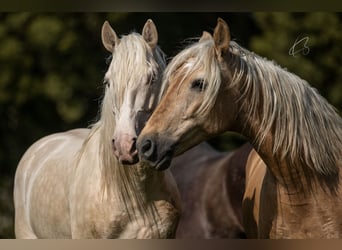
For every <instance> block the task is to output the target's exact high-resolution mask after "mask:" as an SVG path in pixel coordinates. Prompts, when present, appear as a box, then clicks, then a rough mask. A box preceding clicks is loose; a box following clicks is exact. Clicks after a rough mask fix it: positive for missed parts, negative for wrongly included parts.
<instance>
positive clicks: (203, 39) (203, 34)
mask: <svg viewBox="0 0 342 250" xmlns="http://www.w3.org/2000/svg"><path fill="white" fill-rule="evenodd" d="M209 39H213V37H212V36H211V34H210V33H209V32H207V31H203V33H202V36H201V38H200V39H199V42H203V41H206V40H209Z"/></svg>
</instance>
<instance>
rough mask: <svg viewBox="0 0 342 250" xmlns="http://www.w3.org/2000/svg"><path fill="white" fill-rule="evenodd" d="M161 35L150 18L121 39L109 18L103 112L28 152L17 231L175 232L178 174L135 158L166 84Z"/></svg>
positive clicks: (23, 234) (20, 177)
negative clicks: (174, 175) (93, 120)
mask: <svg viewBox="0 0 342 250" xmlns="http://www.w3.org/2000/svg"><path fill="white" fill-rule="evenodd" d="M157 40H158V33H157V30H156V27H155V25H154V23H153V22H152V21H151V20H148V21H147V22H146V24H145V26H144V28H143V31H142V35H140V34H137V33H131V34H129V35H127V36H123V37H122V38H120V39H119V38H118V37H117V35H116V33H115V32H114V30H113V29H112V28H111V27H110V25H109V24H108V22H105V23H104V25H103V27H102V42H103V44H104V46H105V48H106V49H107V50H108V51H109V52H110V53H112V60H111V64H110V66H109V69H108V71H107V73H106V75H105V83H106V86H105V94H104V98H103V102H102V110H101V117H100V119H99V121H98V122H97V123H96V124H94V125H93V126H92V128H91V129H75V130H71V131H67V132H64V133H58V134H53V135H49V136H47V137H44V138H42V139H41V140H39V141H37V142H36V143H34V144H33V145H32V146H31V147H30V148H29V149H28V150H27V152H26V153H25V154H24V156H23V157H22V159H21V161H20V163H19V166H18V169H17V172H16V176H15V187H14V202H15V234H16V237H17V238H168V237H174V234H175V230H176V226H177V222H178V218H179V213H180V208H179V194H178V190H177V189H176V185H175V183H174V180H173V178H172V176H171V174H170V172H168V171H165V172H160V171H155V170H152V169H151V168H150V167H147V166H146V165H143V164H140V163H137V160H138V159H137V152H136V148H135V140H136V137H137V134H138V133H139V132H140V131H141V129H142V127H143V126H144V123H145V122H146V120H147V119H148V117H149V115H150V114H151V112H152V110H153V109H154V108H155V106H156V104H157V103H158V101H159V93H160V91H162V88H163V86H162V84H161V73H162V71H163V70H164V68H165V60H164V55H163V52H162V51H161V50H160V49H159V47H158V46H157ZM124 163H130V164H133V163H136V164H135V165H131V166H125V165H123V164H124Z"/></svg>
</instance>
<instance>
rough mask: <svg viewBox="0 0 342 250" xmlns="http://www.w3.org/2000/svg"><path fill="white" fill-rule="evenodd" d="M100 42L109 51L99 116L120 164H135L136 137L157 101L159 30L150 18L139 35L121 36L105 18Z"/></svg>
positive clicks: (161, 65)
mask: <svg viewBox="0 0 342 250" xmlns="http://www.w3.org/2000/svg"><path fill="white" fill-rule="evenodd" d="M102 42H103V45H104V47H105V48H106V49H107V50H108V51H109V52H110V53H112V59H111V63H110V66H109V69H108V71H107V72H106V74H105V78H104V81H105V83H106V93H105V97H104V100H103V104H102V105H103V108H102V117H103V116H104V118H103V119H104V120H106V121H105V123H106V124H107V125H106V126H107V134H108V137H111V138H110V139H111V140H112V146H113V150H114V154H115V156H116V157H117V158H118V160H119V161H120V162H121V163H124V164H134V163H136V162H137V161H138V153H137V149H136V139H137V136H138V134H139V133H140V132H141V130H142V128H143V127H144V125H145V123H146V121H147V120H148V118H149V116H150V115H151V113H152V111H153V110H154V108H155V107H156V105H157V103H158V102H159V93H160V91H161V86H162V84H161V74H162V72H163V70H164V69H165V66H166V63H165V58H164V54H163V52H162V51H161V50H160V49H159V47H158V46H157V42H158V33H157V29H156V26H155V25H154V23H153V22H152V20H148V21H147V22H146V24H145V26H144V28H143V30H142V35H140V34H137V33H131V34H129V35H127V36H123V37H121V38H118V36H117V35H116V33H115V31H114V30H113V29H112V28H111V26H110V25H109V23H108V22H107V21H106V22H105V23H104V24H103V26H102ZM108 139H109V138H108Z"/></svg>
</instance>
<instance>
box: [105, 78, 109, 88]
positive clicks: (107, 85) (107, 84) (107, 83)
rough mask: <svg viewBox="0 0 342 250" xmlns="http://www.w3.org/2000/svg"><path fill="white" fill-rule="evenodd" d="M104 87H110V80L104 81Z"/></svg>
mask: <svg viewBox="0 0 342 250" xmlns="http://www.w3.org/2000/svg"><path fill="white" fill-rule="evenodd" d="M103 85H105V86H106V87H110V82H109V80H108V79H104V80H103Z"/></svg>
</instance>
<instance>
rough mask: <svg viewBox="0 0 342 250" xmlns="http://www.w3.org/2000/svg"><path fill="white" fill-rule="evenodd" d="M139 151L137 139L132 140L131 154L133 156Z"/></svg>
mask: <svg viewBox="0 0 342 250" xmlns="http://www.w3.org/2000/svg"><path fill="white" fill-rule="evenodd" d="M136 150H137V138H133V139H132V146H131V150H130V151H129V152H130V153H131V154H133V153H134V152H135V151H136Z"/></svg>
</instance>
